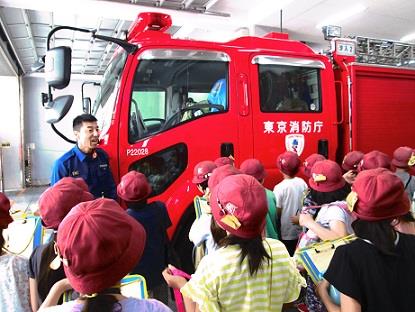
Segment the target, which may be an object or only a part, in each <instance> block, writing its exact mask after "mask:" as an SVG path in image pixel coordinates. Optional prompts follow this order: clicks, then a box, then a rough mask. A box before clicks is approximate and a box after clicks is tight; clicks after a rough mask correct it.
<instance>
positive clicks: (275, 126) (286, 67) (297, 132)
mask: <svg viewBox="0 0 415 312" xmlns="http://www.w3.org/2000/svg"><path fill="white" fill-rule="evenodd" d="M325 68H326V64H325V63H324V62H323V61H321V60H318V59H308V58H307V59H305V58H297V57H286V56H275V55H258V54H255V55H252V57H251V71H250V72H251V73H250V74H251V82H252V84H251V86H252V116H253V117H252V118H253V138H254V144H253V146H254V151H253V154H254V157H255V158H258V159H260V160H261V161H262V162H263V164H264V166H265V168H266V170H267V172H268V178H267V179H266V186H268V187H270V188H272V187H273V186H274V185H275V183H276V182H277V181H278V180H280V178H281V175H280V173H279V172H278V170H277V169H276V159H277V156H278V155H279V154H281V153H283V152H285V151H293V152H296V153H297V154H298V155H299V156H300V158H301V159H302V160H303V159H304V158H305V157H307V156H308V155H310V154H312V153H317V152H320V153H326V155H325V156H326V157H327V156H331V157H334V154H332V153H333V152H332V150H330V151H329V147H328V146H329V145H330V144H331V143H334V145H336V144H337V141H336V130H335V129H336V126H335V125H334V123H335V120H334V119H335V116H336V110H335V108H334V111H333V110H332V109H331V108H330V107H329V106H334V105H327V104H328V102H330V101H329V100H330V99H331V98H332V97H333V94H331V93H330V94H328V93H327V92H325V93H324V94H323V92H322V90H323V88H322V84H323V83H324V82H325V80H327V79H328V78H329V77H326V73H325ZM324 91H325V89H324ZM333 104H334V103H333ZM323 143H324V144H323ZM319 145H320V151H319ZM321 146H322V147H323V148H322V147H321ZM327 154H330V155H327Z"/></svg>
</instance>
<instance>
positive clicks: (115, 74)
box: [92, 50, 127, 133]
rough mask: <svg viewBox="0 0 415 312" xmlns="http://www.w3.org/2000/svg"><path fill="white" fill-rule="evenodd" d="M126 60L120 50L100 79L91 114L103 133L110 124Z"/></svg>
mask: <svg viewBox="0 0 415 312" xmlns="http://www.w3.org/2000/svg"><path fill="white" fill-rule="evenodd" d="M126 59H127V52H125V51H124V50H120V51H119V53H118V54H116V55H114V57H113V59H112V61H111V62H110V64H109V65H108V67H107V69H106V70H105V73H104V75H103V77H102V81H101V87H100V89H99V90H98V95H97V98H96V100H95V102H94V105H93V107H92V114H93V115H94V116H95V117H96V118H97V119H98V125H99V128H100V129H101V130H102V132H103V133H105V132H106V130H108V127H109V126H110V124H111V118H112V113H113V110H114V106H115V98H116V96H117V92H118V87H119V82H120V78H121V73H122V70H123V68H124V65H125V61H126Z"/></svg>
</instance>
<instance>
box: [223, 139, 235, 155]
mask: <svg viewBox="0 0 415 312" xmlns="http://www.w3.org/2000/svg"><path fill="white" fill-rule="evenodd" d="M220 156H221V157H229V156H232V157H234V156H235V151H234V148H233V143H230V142H225V143H222V144H221V145H220Z"/></svg>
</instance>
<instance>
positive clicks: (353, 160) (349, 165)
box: [342, 151, 365, 171]
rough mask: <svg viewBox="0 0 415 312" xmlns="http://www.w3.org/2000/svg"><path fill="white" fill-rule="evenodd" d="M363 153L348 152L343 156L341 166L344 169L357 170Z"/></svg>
mask: <svg viewBox="0 0 415 312" xmlns="http://www.w3.org/2000/svg"><path fill="white" fill-rule="evenodd" d="M364 155H365V154H363V153H362V152H360V151H351V152H348V153H347V154H346V156H344V158H343V163H342V168H343V169H344V170H346V171H349V170H357V167H358V165H359V163H360V161H361V160H362V159H363V156H364Z"/></svg>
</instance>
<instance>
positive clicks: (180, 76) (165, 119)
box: [129, 59, 228, 143]
mask: <svg viewBox="0 0 415 312" xmlns="http://www.w3.org/2000/svg"><path fill="white" fill-rule="evenodd" d="M227 76H228V62H226V61H222V60H199V59H197V60H195V59H151V60H146V59H145V60H141V61H140V63H139V65H138V67H137V70H136V74H135V77H134V84H133V91H132V95H131V104H130V122H129V141H130V143H133V142H136V141H137V140H140V139H142V138H145V137H147V136H149V135H152V134H154V133H156V132H160V131H165V130H168V129H170V128H172V127H175V126H177V125H179V124H182V123H185V122H190V121H192V120H194V119H196V118H204V117H205V116H208V115H210V114H216V113H221V112H224V111H226V110H227V109H228V103H227V98H228V92H227V89H228V88H227V81H228V79H227Z"/></svg>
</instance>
